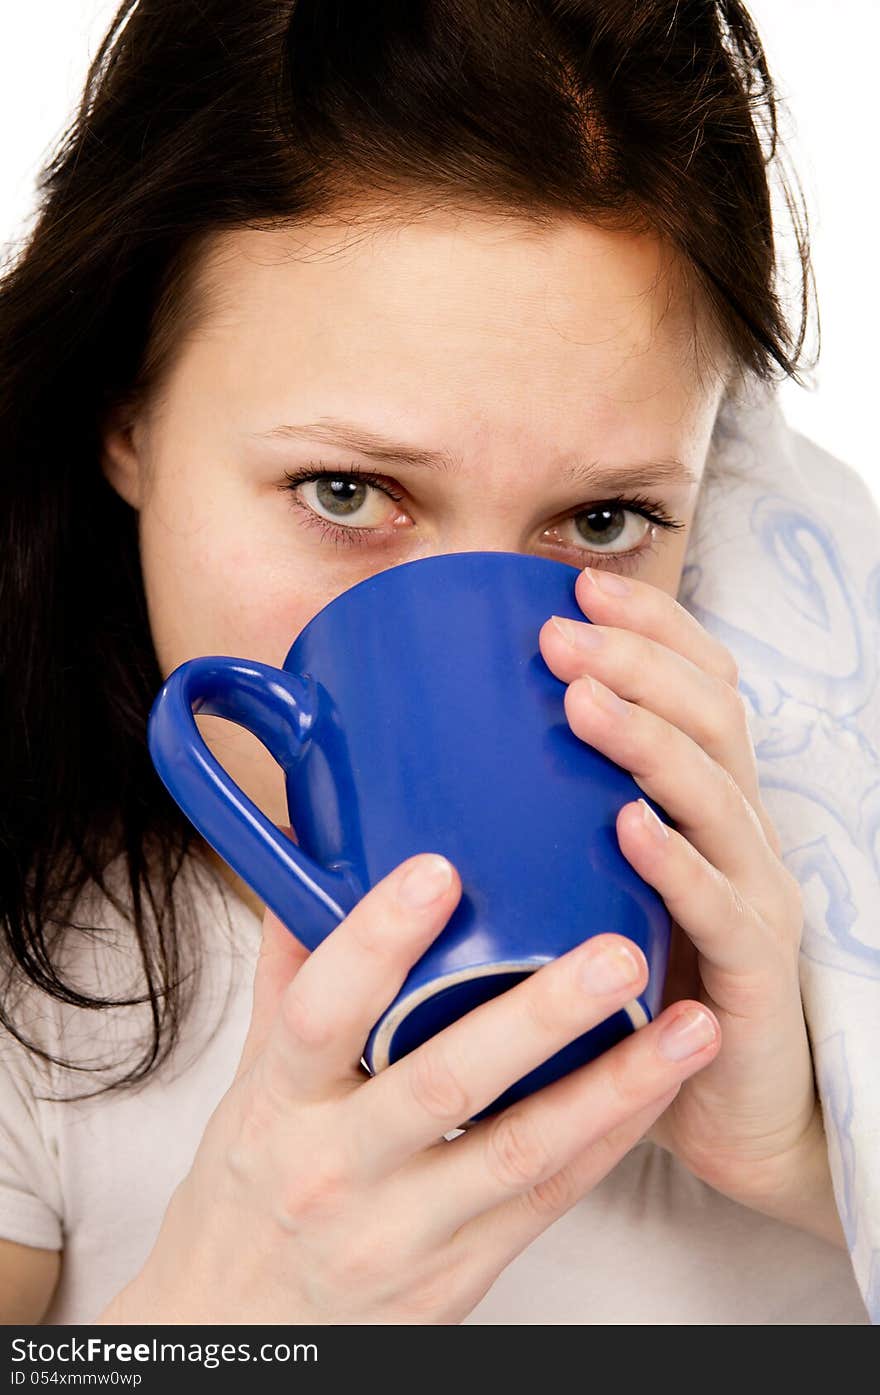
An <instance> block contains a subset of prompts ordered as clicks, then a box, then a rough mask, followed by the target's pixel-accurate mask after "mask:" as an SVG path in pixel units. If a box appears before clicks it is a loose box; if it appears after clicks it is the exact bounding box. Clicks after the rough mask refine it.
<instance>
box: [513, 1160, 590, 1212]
mask: <svg viewBox="0 0 880 1395" xmlns="http://www.w3.org/2000/svg"><path fill="white" fill-rule="evenodd" d="M576 1200H577V1192H576V1188H575V1184H574V1178H573V1176H572V1173H571V1170H570V1169H569V1168H567V1167H563V1168H560V1169H559V1171H558V1172H554V1173H553V1174H552V1175H551V1176H550V1177H545V1178H544V1180H543V1181H542V1182H538V1183H537V1185H536V1186H534V1187H531V1188H530V1189H529V1190H528V1191H527V1192H526V1193H525V1194H524V1196H523V1202H524V1204H525V1205H526V1207H527V1208H528V1210H530V1211H531V1212H533V1213H534V1214H535V1215H537V1216H542V1217H543V1216H559V1215H561V1214H562V1212H563V1211H567V1210H568V1209H569V1207H570V1206H573V1205H574V1203H575V1201H576Z"/></svg>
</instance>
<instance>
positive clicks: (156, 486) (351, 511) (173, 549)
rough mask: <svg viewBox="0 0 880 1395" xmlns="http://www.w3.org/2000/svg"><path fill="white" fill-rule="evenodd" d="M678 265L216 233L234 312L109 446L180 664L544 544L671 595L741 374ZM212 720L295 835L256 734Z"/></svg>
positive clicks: (314, 235)
mask: <svg viewBox="0 0 880 1395" xmlns="http://www.w3.org/2000/svg"><path fill="white" fill-rule="evenodd" d="M668 270H669V266H668V262H667V261H664V260H663V259H662V253H661V247H660V244H659V242H658V241H657V240H655V239H654V238H652V237H646V236H638V235H635V234H628V233H627V234H625V233H620V232H615V233H609V232H602V231H599V230H597V229H596V228H594V227H592V226H590V225H588V224H586V223H583V222H581V221H579V220H575V219H573V218H572V219H564V218H560V219H559V220H558V221H556V222H555V223H554V224H553V225H552V226H550V227H548V228H546V229H543V230H540V231H538V230H536V229H535V227H534V226H532V225H528V224H525V223H523V222H519V221H516V220H512V219H502V218H501V217H500V216H499V217H494V216H492V217H490V216H486V215H478V214H476V213H474V214H473V215H470V214H468V215H465V214H462V213H456V214H453V213H451V212H444V213H432V214H430V215H426V216H422V217H420V218H419V219H417V220H415V221H410V222H403V223H396V224H395V223H386V224H384V225H382V226H379V227H375V228H371V229H370V230H369V232H365V231H364V229H360V231H359V232H357V233H355V234H352V232H351V230H350V229H349V230H347V228H346V225H345V224H344V223H342V222H340V223H338V224H333V225H331V224H330V223H324V224H323V225H321V226H317V225H315V226H312V227H309V228H307V227H303V226H300V227H297V228H296V229H295V230H290V229H286V230H282V229H279V230H274V231H271V232H259V231H256V230H249V229H245V230H240V231H236V232H230V233H224V234H221V235H219V236H218V238H217V240H216V242H215V243H214V244H213V247H212V249H211V252H210V254H209V255H208V257H207V258H206V261H205V263H204V264H203V266H202V272H203V273H206V274H209V275H210V278H211V279H210V284H211V285H212V286H213V287H215V288H216V300H215V301H214V302H213V303H212V304H211V305H210V308H209V309H208V310H207V312H206V315H205V318H204V320H203V322H202V323H201V325H200V326H199V327H198V328H197V329H196V331H195V332H194V333H193V334H191V335H190V336H188V337H187V339H186V341H185V343H184V344H183V346H182V348H181V351H180V354H179V357H178V359H177V361H176V364H175V366H174V368H173V370H172V372H171V374H170V377H169V378H168V380H167V392H166V395H165V396H164V397H163V399H162V402H161V404H158V403H154V404H153V406H152V407H151V408H148V409H146V410H145V411H144V412H143V413H142V415H141V416H140V417H139V418H138V419H137V420H136V421H135V423H134V425H133V429H132V430H131V431H130V432H129V431H127V430H123V429H122V427H121V426H120V427H119V428H118V429H116V428H114V429H111V430H108V431H107V433H106V436H105V452H104V461H103V466H104V470H105V473H106V474H107V476H108V478H109V479H110V481H111V483H112V484H113V486H114V487H115V488H116V489H117V490H118V491H119V493H120V494H121V495H122V496H123V497H124V498H125V499H126V500H127V501H128V502H129V503H130V504H131V505H132V506H133V507H134V508H136V509H137V510H138V511H139V528H140V546H141V558H142V566H143V575H144V584H145V589H146V595H147V601H148V606H149V615H150V623H151V627H152V633H153V638H154V641H155V647H156V653H157V656H158V660H159V664H160V667H161V671H162V674H163V675H164V676H167V675H168V674H169V673H170V672H171V671H172V669H174V668H175V667H176V666H177V665H178V664H180V663H182V662H183V661H184V660H185V659H189V658H192V657H193V656H195V655H199V654H230V655H236V656H242V657H248V658H255V659H259V660H262V661H263V662H264V663H267V664H274V665H277V666H279V667H280V666H281V665H282V664H283V662H284V658H285V655H286V654H287V651H288V649H289V648H290V646H291V644H292V642H293V640H294V639H295V638H296V636H297V634H298V633H299V631H300V630H301V629H302V628H303V626H304V625H305V624H306V623H307V622H308V621H309V620H310V619H311V618H312V616H314V615H315V614H316V613H317V611H319V610H320V609H321V608H322V607H323V606H324V605H326V604H327V602H328V601H330V600H332V599H333V597H334V596H336V595H338V594H339V593H340V592H341V591H344V590H346V589H347V588H348V587H350V586H353V585H354V584H355V583H356V582H358V581H361V580H362V579H363V578H364V577H366V576H369V575H371V574H372V573H374V572H378V571H382V570H383V569H384V568H386V567H393V566H396V565H397V564H398V563H402V562H408V561H412V560H414V559H416V558H418V557H427V556H431V555H432V554H435V553H445V552H464V551H469V550H492V549H498V550H503V551H510V552H523V553H530V554H534V555H537V556H541V557H548V558H556V559H557V560H559V561H561V562H567V563H569V564H572V565H574V566H586V565H591V566H599V567H607V568H609V569H611V570H616V571H623V572H628V573H632V574H634V575H635V576H637V577H639V578H641V579H643V580H646V581H649V582H651V583H652V584H654V585H656V586H658V587H661V588H662V589H663V590H665V591H668V592H670V593H671V594H673V595H674V594H675V593H676V591H677V589H678V585H679V579H680V575H681V569H682V562H683V558H684V553H685V549H686V546H687V539H688V531H689V527H688V525H689V524H690V522H691V518H692V514H693V510H694V505H695V501H696V494H697V489H698V486H699V481H700V477H701V474H702V470H703V466H704V462H705V457H706V453H707V449H708V444H709V439H710V436H711V432H712V426H713V422H714V419H715V415H716V411H717V408H718V404H719V401H720V397H721V393H722V390H723V383H722V381H721V380H720V377H719V376H718V375H715V376H712V377H711V380H710V381H707V382H700V381H698V378H697V374H696V371H695V368H694V365H693V360H692V346H693V334H694V329H693V323H692V319H691V312H690V307H689V306H688V305H687V304H686V303H685V300H684V296H683V295H682V293H681V292H680V290H679V288H678V287H677V284H676V283H675V282H674V280H673V279H672V278H671V277H670V276H668V275H667V274H666V273H667V272H668ZM676 462H677V463H676ZM317 467H320V468H323V469H326V470H327V471H328V477H327V478H326V479H324V480H322V481H312V482H308V483H300V484H295V483H293V484H291V483H288V480H287V475H288V474H291V475H292V474H295V473H296V472H297V471H308V470H311V469H314V468H317ZM352 469H355V470H358V471H364V472H370V474H371V476H373V477H375V478H376V483H368V482H367V481H366V479H365V478H363V477H357V476H353V475H351V474H350V473H349V472H350V471H351V470H352ZM384 491H387V492H384ZM615 500H618V501H621V502H617V503H615V502H614V501H615ZM628 500H629V501H631V503H630V504H629V505H628V504H627V502H626V501H628ZM603 506H604V507H603ZM636 506H637V507H636ZM638 508H642V509H649V510H655V511H657V512H658V513H659V515H660V516H662V517H665V518H667V519H669V520H674V521H675V522H678V523H680V524H683V525H684V526H683V527H680V528H678V529H666V528H664V527H662V526H660V525H659V523H657V524H652V523H651V521H650V519H648V518H646V517H645V516H644V514H643V513H641V512H639V511H638ZM535 642H536V645H537V636H536V641H535ZM198 721H199V726H200V729H201V730H202V732H203V733H204V735H205V737H206V739H207V740H208V741H209V743H210V745H211V747H212V749H213V751H214V753H215V755H216V756H217V758H218V760H220V761H221V763H222V764H223V765H224V766H225V767H226V769H227V770H228V771H229V773H230V774H231V775H232V777H233V778H234V779H235V780H236V781H237V782H238V784H239V785H240V786H241V787H242V788H243V789H244V790H245V791H246V793H247V794H249V795H250V797H251V798H252V799H253V800H254V801H255V802H256V803H257V805H258V806H259V807H260V808H261V809H262V810H263V811H264V813H265V814H266V815H267V817H268V818H270V819H271V820H272V821H273V822H274V823H276V824H287V823H288V822H289V816H288V811H287V808H286V801H285V791H284V780H283V776H282V774H281V771H280V769H279V767H278V766H277V765H276V764H275V762H274V760H273V759H272V758H271V756H269V754H268V752H267V751H266V750H265V749H264V748H263V747H262V746H261V745H260V743H259V742H258V741H257V739H256V738H255V737H253V736H251V735H250V733H248V732H245V731H244V730H243V729H242V728H240V727H237V726H234V725H233V724H231V723H229V722H226V721H224V720H222V719H221V718H218V717H200V718H199V719H198ZM224 868H225V864H224ZM230 880H231V881H232V882H233V884H234V885H235V886H236V889H237V890H238V891H239V893H240V894H241V895H242V896H243V898H244V899H245V900H246V901H247V902H248V903H249V904H250V905H251V906H252V908H253V909H255V910H256V911H258V912H261V909H262V908H261V905H260V903H259V902H258V900H257V898H255V897H254V895H253V893H251V892H250V891H249V890H248V889H247V888H246V887H245V886H244V884H243V883H241V882H240V881H239V880H238V879H237V878H235V879H233V878H231V877H230Z"/></svg>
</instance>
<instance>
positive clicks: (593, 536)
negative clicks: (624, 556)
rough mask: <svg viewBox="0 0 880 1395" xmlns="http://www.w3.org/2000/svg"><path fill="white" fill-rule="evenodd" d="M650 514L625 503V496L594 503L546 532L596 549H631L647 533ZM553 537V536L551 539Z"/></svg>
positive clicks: (568, 542) (565, 543)
mask: <svg viewBox="0 0 880 1395" xmlns="http://www.w3.org/2000/svg"><path fill="white" fill-rule="evenodd" d="M650 528H651V518H650V516H649V515H647V514H645V513H637V512H636V511H635V510H634V509H632V508H628V507H627V506H626V501H624V500H623V499H612V500H608V501H607V502H604V503H601V504H591V505H590V507H589V508H586V509H581V510H580V511H579V512H578V513H576V514H574V515H573V516H572V517H571V518H567V519H565V521H564V522H563V523H557V524H554V526H553V527H552V528H548V529H547V532H546V533H545V535H544V536H545V537H546V536H547V534H554V535H556V536H557V537H558V540H559V541H560V542H561V543H562V544H563V546H568V547H587V548H589V549H590V550H591V551H593V552H606V553H609V554H611V555H612V556H613V555H615V554H616V553H622V552H631V551H632V549H633V548H637V547H638V546H639V544H640V543H641V542H642V541H643V540H644V538H645V537H646V536H647V534H648V533H649V531H650ZM553 540H554V539H552V538H551V541H553Z"/></svg>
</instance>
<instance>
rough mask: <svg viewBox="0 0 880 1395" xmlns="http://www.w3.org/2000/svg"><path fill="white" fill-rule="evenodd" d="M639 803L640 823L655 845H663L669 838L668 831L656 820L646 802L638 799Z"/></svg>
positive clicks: (662, 823) (660, 821)
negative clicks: (640, 807)
mask: <svg viewBox="0 0 880 1395" xmlns="http://www.w3.org/2000/svg"><path fill="white" fill-rule="evenodd" d="M639 803H640V804H641V806H642V823H643V824H644V825H645V828H646V829H647V830H648V833H649V834H650V835H651V837H652V838H653V839H654V842H655V843H665V842H666V841H667V839H668V837H669V829H668V828H667V827H666V824H665V823H664V822H663V820H662V819H658V817H657V815H656V814H655V813H654V810H653V809H652V808H651V806H650V804H648V803H647V801H646V800H644V799H640V800H639Z"/></svg>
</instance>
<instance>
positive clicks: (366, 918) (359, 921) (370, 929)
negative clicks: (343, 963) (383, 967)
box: [348, 901, 400, 964]
mask: <svg viewBox="0 0 880 1395" xmlns="http://www.w3.org/2000/svg"><path fill="white" fill-rule="evenodd" d="M391 919H392V912H391V910H390V908H389V906H388V905H386V904H370V903H369V902H368V901H364V902H362V903H361V905H359V906H358V907H357V913H356V914H352V915H350V916H349V919H348V930H349V934H350V935H351V939H352V941H353V943H354V944H355V946H356V947H357V949H358V950H360V951H361V952H362V953H363V954H366V955H369V956H370V958H371V959H377V960H379V962H380V963H382V964H390V963H393V962H394V961H395V960H396V959H397V958H398V956H399V954H400V942H399V940H398V939H397V938H396V937H395V936H394V935H389V933H388V922H389V921H390V920H391Z"/></svg>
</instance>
